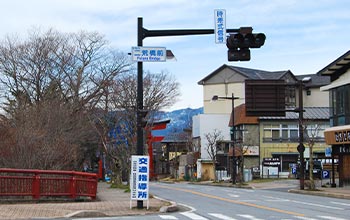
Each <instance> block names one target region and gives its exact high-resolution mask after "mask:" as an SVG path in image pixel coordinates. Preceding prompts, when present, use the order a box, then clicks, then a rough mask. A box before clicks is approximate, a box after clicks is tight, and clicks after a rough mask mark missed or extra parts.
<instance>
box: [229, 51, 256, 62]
mask: <svg viewBox="0 0 350 220" xmlns="http://www.w3.org/2000/svg"><path fill="white" fill-rule="evenodd" d="M227 59H228V61H249V60H250V50H249V49H248V48H241V49H230V50H228V51H227Z"/></svg>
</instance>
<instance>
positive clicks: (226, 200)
mask: <svg viewBox="0 0 350 220" xmlns="http://www.w3.org/2000/svg"><path fill="white" fill-rule="evenodd" d="M157 187H160V188H165V189H170V190H177V191H182V192H187V193H192V194H195V195H199V196H204V197H207V198H212V199H217V200H221V201H225V202H230V203H234V204H238V205H245V206H250V207H254V208H259V209H264V210H269V211H274V212H279V213H284V214H288V215H294V216H305V215H304V214H301V213H297V212H292V211H287V210H282V209H277V208H272V207H268V206H263V205H256V204H253V203H248V202H242V201H237V200H232V199H227V198H222V197H219V196H214V195H210V194H205V193H201V192H196V191H193V190H188V189H181V188H176V187H174V186H172V187H169V186H165V185H157Z"/></svg>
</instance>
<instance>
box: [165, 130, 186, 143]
mask: <svg viewBox="0 0 350 220" xmlns="http://www.w3.org/2000/svg"><path fill="white" fill-rule="evenodd" d="M189 140H190V138H189V135H188V134H187V133H185V132H180V133H170V134H168V135H166V136H165V137H164V139H163V140H162V141H161V142H162V143H186V142H189Z"/></svg>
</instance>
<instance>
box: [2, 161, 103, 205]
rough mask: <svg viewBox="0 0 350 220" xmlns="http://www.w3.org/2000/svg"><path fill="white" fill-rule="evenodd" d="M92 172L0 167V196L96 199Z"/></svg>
mask: <svg viewBox="0 0 350 220" xmlns="http://www.w3.org/2000/svg"><path fill="white" fill-rule="evenodd" d="M97 182H98V179H97V175H96V174H94V173H84V172H74V171H58V170H27V169H7V168H0V196H31V197H32V198H34V199H40V197H68V198H72V199H75V198H78V197H91V198H92V199H95V198H96V193H97Z"/></svg>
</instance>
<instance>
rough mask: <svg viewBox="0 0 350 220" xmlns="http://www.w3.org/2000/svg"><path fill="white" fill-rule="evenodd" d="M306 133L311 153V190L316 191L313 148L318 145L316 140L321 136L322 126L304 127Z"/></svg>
mask: <svg viewBox="0 0 350 220" xmlns="http://www.w3.org/2000/svg"><path fill="white" fill-rule="evenodd" d="M304 127H305V128H304V131H306V132H305V134H306V136H307V145H308V147H309V153H310V158H309V164H310V167H309V178H310V186H309V188H310V189H311V190H315V188H316V186H315V180H314V173H313V170H314V157H313V148H314V146H315V143H316V139H317V137H318V135H319V132H320V128H321V126H320V125H319V124H312V125H311V124H310V125H305V126H304Z"/></svg>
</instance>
